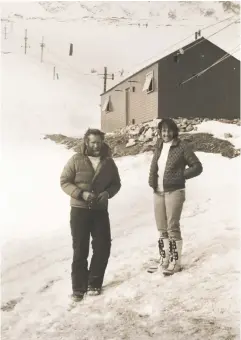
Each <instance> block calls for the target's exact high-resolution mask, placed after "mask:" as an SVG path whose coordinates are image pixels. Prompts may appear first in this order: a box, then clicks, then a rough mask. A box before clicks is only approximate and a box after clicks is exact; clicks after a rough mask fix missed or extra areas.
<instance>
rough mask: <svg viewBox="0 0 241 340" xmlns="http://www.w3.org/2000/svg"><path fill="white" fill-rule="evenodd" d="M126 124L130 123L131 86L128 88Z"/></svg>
mask: <svg viewBox="0 0 241 340" xmlns="http://www.w3.org/2000/svg"><path fill="white" fill-rule="evenodd" d="M125 95H126V125H129V124H130V88H127V89H126V93H125Z"/></svg>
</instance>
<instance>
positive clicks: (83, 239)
mask: <svg viewBox="0 0 241 340" xmlns="http://www.w3.org/2000/svg"><path fill="white" fill-rule="evenodd" d="M70 226H71V234H72V241H73V252H74V253H73V262H72V273H71V277H72V289H73V292H86V290H87V286H88V285H89V286H91V287H94V288H101V287H102V283H103V279H104V274H105V270H106V266H107V263H108V259H109V256H110V248H111V233H110V221H109V214H108V211H107V210H93V209H82V208H75V207H72V208H71V213H70ZM90 235H91V237H92V249H93V256H92V259H91V263H90V268H89V270H88V255H89V244H90Z"/></svg>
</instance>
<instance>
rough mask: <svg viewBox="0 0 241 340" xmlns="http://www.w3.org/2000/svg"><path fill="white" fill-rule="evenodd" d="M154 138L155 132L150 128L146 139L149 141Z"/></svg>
mask: <svg viewBox="0 0 241 340" xmlns="http://www.w3.org/2000/svg"><path fill="white" fill-rule="evenodd" d="M152 136H153V131H152V128H149V129H148V130H147V131H146V132H145V137H146V138H147V139H149V140H150V139H152Z"/></svg>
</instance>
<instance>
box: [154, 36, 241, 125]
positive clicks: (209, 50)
mask: <svg viewBox="0 0 241 340" xmlns="http://www.w3.org/2000/svg"><path fill="white" fill-rule="evenodd" d="M224 54H225V52H224V51H222V50H220V49H219V48H218V47H216V46H215V45H213V44H212V43H210V42H209V41H204V42H202V43H200V44H198V45H196V46H195V47H193V48H191V49H190V50H188V51H186V52H184V55H182V56H181V57H180V61H179V63H175V62H174V61H173V55H171V56H168V57H166V58H164V59H162V60H161V61H160V62H159V101H158V107H159V111H158V116H159V118H163V117H173V118H175V117H186V118H188V117H208V118H227V119H233V118H239V117H240V62H239V61H238V60H237V59H235V58H233V57H230V58H228V59H226V60H225V61H223V62H221V63H219V64H217V65H216V66H214V67H212V68H211V69H210V70H208V71H207V72H205V73H204V74H203V75H201V76H200V77H198V78H195V79H193V80H190V81H189V82H187V83H186V84H183V85H181V86H179V84H180V82H182V81H183V80H186V79H188V78H190V77H191V76H192V75H194V74H196V73H198V72H200V71H202V70H203V69H205V68H207V67H209V66H210V65H211V64H213V63H214V62H216V61H217V60H218V59H219V58H220V57H222V56H223V55H224Z"/></svg>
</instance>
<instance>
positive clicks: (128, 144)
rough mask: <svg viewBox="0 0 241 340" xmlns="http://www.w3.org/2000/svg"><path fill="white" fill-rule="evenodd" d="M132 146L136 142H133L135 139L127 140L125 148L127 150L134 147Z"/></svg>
mask: <svg viewBox="0 0 241 340" xmlns="http://www.w3.org/2000/svg"><path fill="white" fill-rule="evenodd" d="M134 145H136V141H135V139H133V138H131V139H129V141H128V143H127V144H126V148H129V147H131V146H134Z"/></svg>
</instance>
